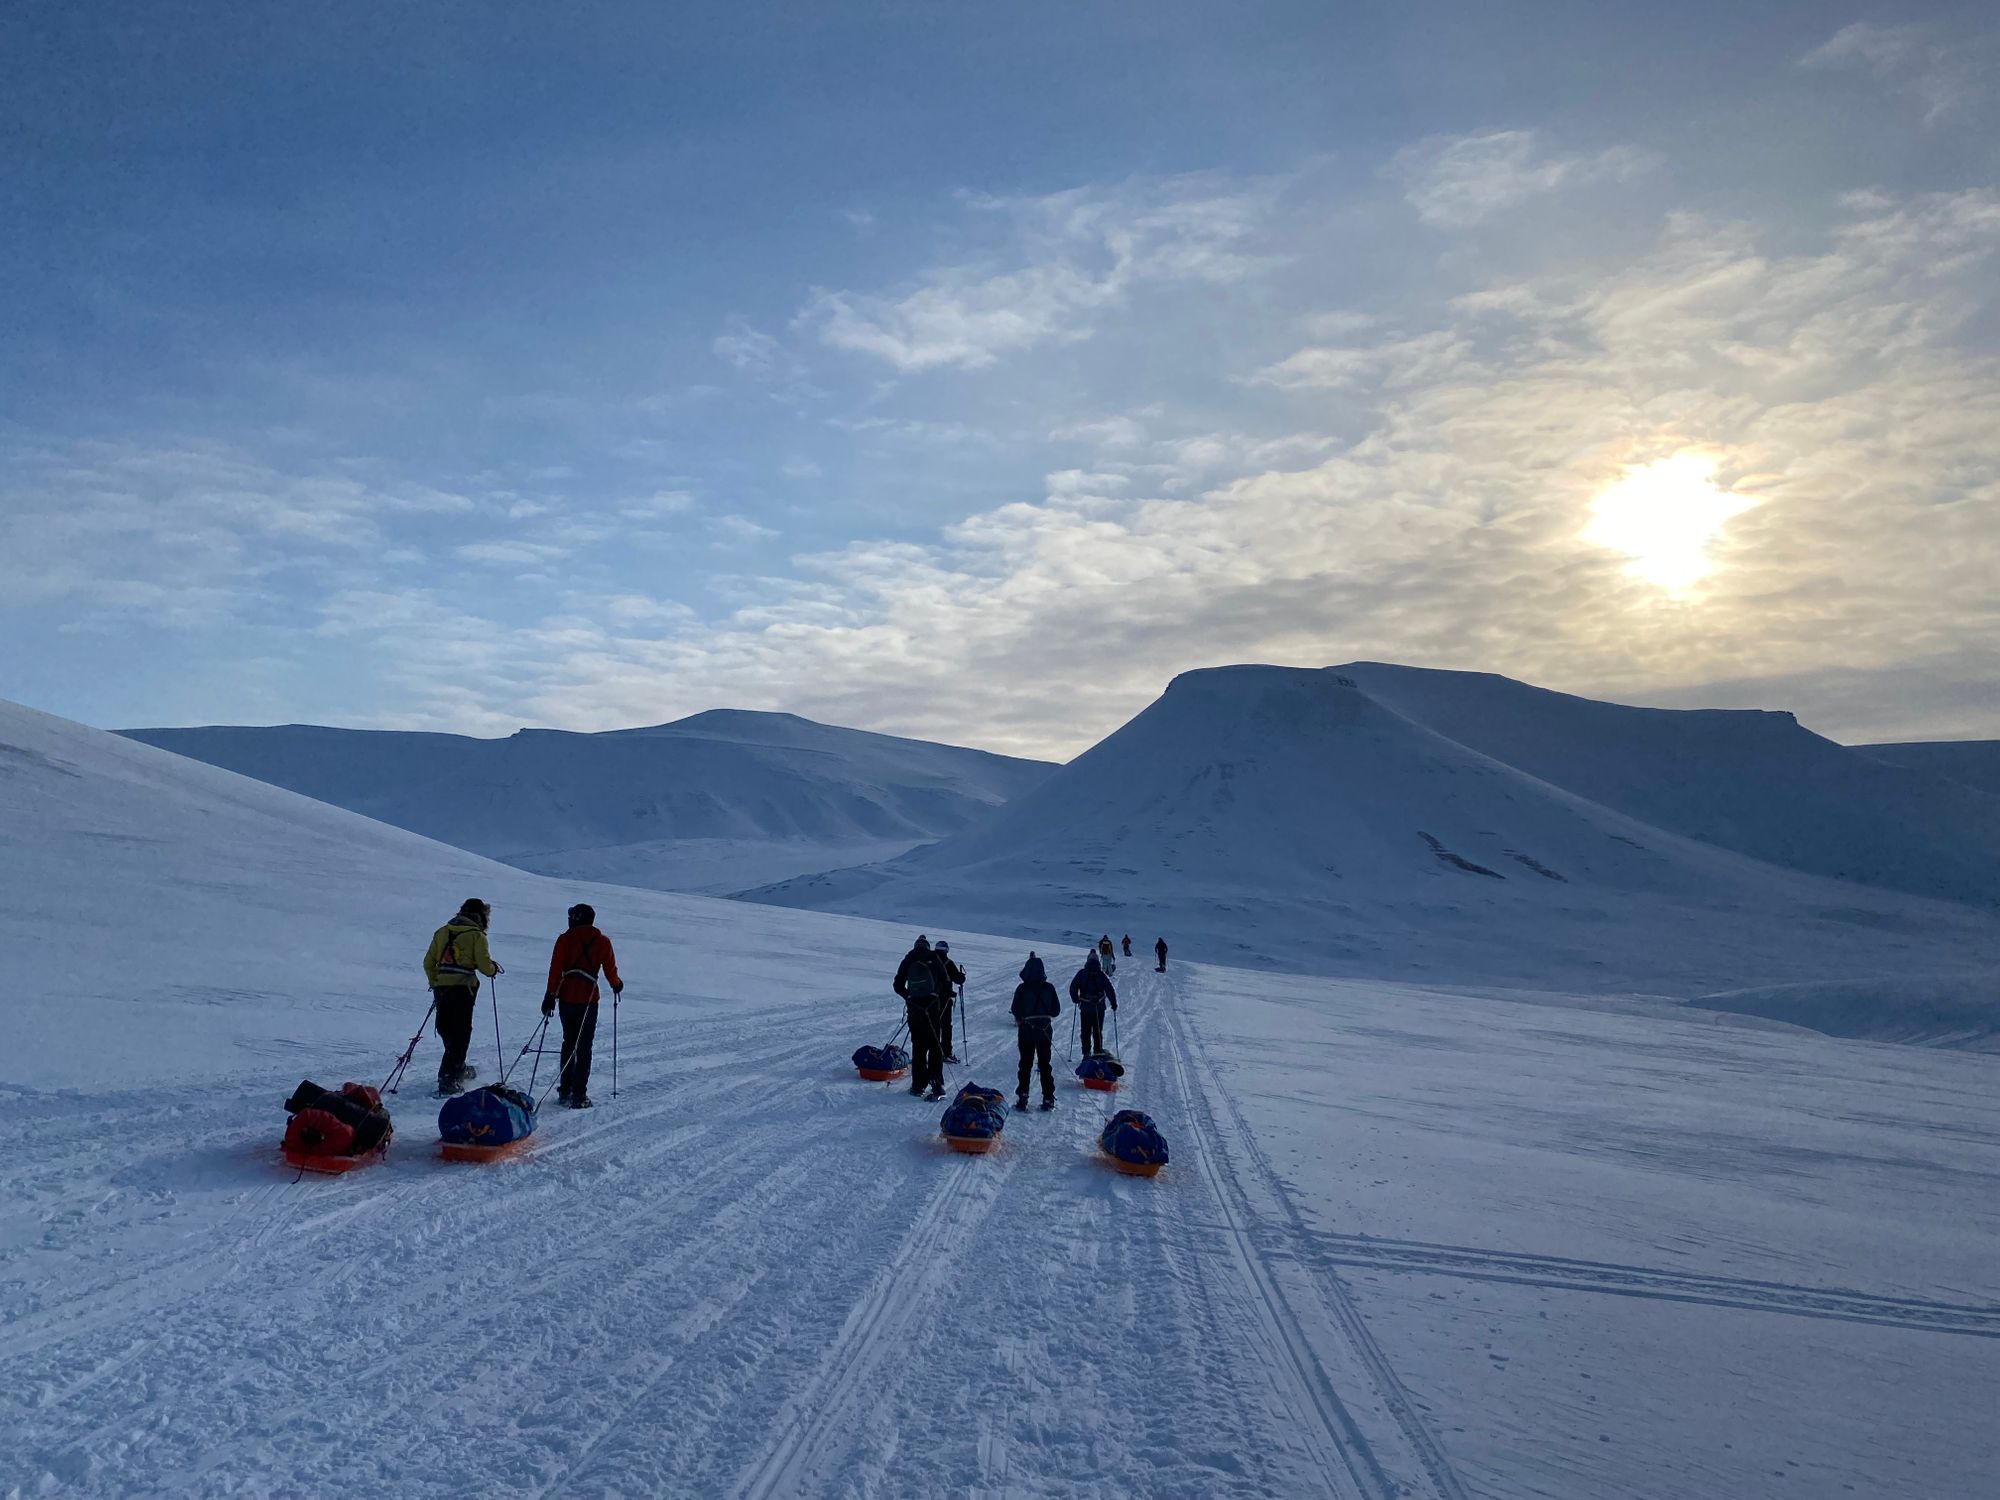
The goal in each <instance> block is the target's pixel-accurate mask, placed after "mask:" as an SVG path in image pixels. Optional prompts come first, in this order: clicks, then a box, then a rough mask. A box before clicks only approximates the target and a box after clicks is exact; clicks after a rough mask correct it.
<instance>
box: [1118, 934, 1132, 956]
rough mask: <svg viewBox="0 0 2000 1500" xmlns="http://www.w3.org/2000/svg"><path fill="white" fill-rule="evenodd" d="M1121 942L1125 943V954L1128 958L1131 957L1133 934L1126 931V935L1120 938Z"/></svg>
mask: <svg viewBox="0 0 2000 1500" xmlns="http://www.w3.org/2000/svg"><path fill="white" fill-rule="evenodd" d="M1120 942H1121V943H1122V944H1123V945H1124V948H1125V956H1126V957H1127V958H1130V957H1131V956H1132V934H1131V933H1129V932H1128V933H1126V934H1125V936H1124V937H1123V938H1122V939H1120Z"/></svg>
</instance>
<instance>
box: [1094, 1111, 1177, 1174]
mask: <svg viewBox="0 0 2000 1500" xmlns="http://www.w3.org/2000/svg"><path fill="white" fill-rule="evenodd" d="M1097 1145H1098V1149H1099V1150H1101V1151H1103V1153H1104V1154H1105V1155H1106V1156H1108V1157H1110V1158H1111V1164H1112V1165H1113V1166H1114V1167H1118V1168H1119V1169H1120V1170H1123V1171H1129V1172H1134V1173H1139V1174H1142V1175H1144V1176H1148V1177H1150V1176H1152V1174H1153V1173H1155V1172H1157V1171H1159V1170H1160V1168H1161V1167H1164V1166H1165V1165H1166V1164H1167V1138H1166V1137H1165V1136H1163V1135H1161V1134H1160V1127H1159V1126H1157V1125H1155V1124H1154V1123H1153V1117H1152V1116H1151V1115H1148V1114H1143V1113H1141V1112H1140V1111H1139V1110H1136V1109H1121V1110H1119V1111H1118V1113H1117V1114H1115V1115H1113V1116H1112V1117H1111V1118H1110V1119H1109V1120H1107V1121H1105V1124H1104V1133H1103V1134H1102V1135H1100V1136H1099V1137H1098V1138H1097Z"/></svg>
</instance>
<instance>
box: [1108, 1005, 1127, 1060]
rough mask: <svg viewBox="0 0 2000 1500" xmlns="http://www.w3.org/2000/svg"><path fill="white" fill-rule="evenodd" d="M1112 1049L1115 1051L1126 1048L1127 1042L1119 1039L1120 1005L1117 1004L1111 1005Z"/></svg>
mask: <svg viewBox="0 0 2000 1500" xmlns="http://www.w3.org/2000/svg"><path fill="white" fill-rule="evenodd" d="M1111 1050H1112V1051H1113V1052H1123V1051H1124V1050H1125V1044H1124V1043H1123V1042H1121V1041H1119V1040H1118V1007H1117V1006H1115V1005H1114V1006H1112V1007H1111Z"/></svg>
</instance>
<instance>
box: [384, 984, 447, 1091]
mask: <svg viewBox="0 0 2000 1500" xmlns="http://www.w3.org/2000/svg"><path fill="white" fill-rule="evenodd" d="M437 1003H438V1001H437V991H436V990H432V991H431V1003H430V1004H429V1005H427V1006H425V1007H424V1018H423V1019H422V1020H421V1021H419V1022H417V1034H416V1035H415V1036H413V1037H411V1038H410V1045H409V1046H407V1047H405V1048H404V1049H403V1055H402V1056H401V1057H399V1058H397V1059H396V1065H395V1066H394V1067H393V1068H391V1069H390V1070H389V1076H388V1077H387V1078H385V1079H383V1080H382V1088H381V1092H382V1093H385V1094H393V1093H395V1092H396V1090H397V1089H398V1088H400V1087H401V1086H402V1082H403V1070H404V1069H406V1068H408V1067H409V1065H410V1059H411V1058H412V1057H415V1056H416V1054H417V1043H418V1042H420V1041H422V1040H423V1039H424V1028H425V1027H426V1026H428V1025H430V1024H431V1012H432V1011H434V1010H436V1009H437Z"/></svg>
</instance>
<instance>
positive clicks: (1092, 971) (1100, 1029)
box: [1069, 953, 1118, 1057]
mask: <svg viewBox="0 0 2000 1500" xmlns="http://www.w3.org/2000/svg"><path fill="white" fill-rule="evenodd" d="M1069 999H1070V1004H1072V1005H1074V1006H1075V1007H1076V1016H1077V1021H1078V1023H1079V1024H1080V1025H1081V1026H1082V1028H1083V1055H1084V1056H1085V1057H1088V1056H1090V1055H1091V1054H1092V1053H1095V1052H1102V1051H1103V1050H1104V1007H1105V1004H1106V1003H1107V1002H1108V1003H1109V1004H1110V1006H1111V1008H1112V1009H1113V1010H1116V1009H1118V991H1117V990H1115V989H1113V988H1112V987H1111V980H1110V977H1109V976H1108V975H1106V974H1105V972H1104V966H1103V965H1102V964H1100V963H1099V962H1098V961H1097V955H1096V954H1095V953H1092V954H1091V955H1090V956H1089V957H1087V958H1085V959H1084V961H1083V967H1082V968H1081V969H1078V970H1077V971H1076V978H1074V979H1072V980H1071V981H1070V982H1069Z"/></svg>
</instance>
